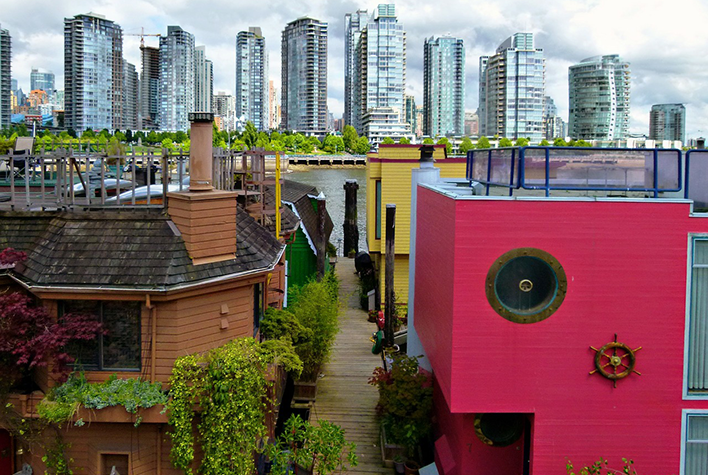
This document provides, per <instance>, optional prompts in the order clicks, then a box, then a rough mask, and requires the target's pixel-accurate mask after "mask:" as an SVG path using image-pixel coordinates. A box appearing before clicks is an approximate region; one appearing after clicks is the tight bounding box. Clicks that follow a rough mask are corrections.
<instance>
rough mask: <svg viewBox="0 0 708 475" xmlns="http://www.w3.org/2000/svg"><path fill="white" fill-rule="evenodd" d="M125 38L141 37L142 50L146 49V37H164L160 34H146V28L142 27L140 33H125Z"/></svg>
mask: <svg viewBox="0 0 708 475" xmlns="http://www.w3.org/2000/svg"><path fill="white" fill-rule="evenodd" d="M125 36H139V37H140V48H144V47H145V37H146V36H157V37H160V36H162V35H161V34H160V33H145V28H143V27H140V33H125Z"/></svg>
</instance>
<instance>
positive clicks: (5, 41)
mask: <svg viewBox="0 0 708 475" xmlns="http://www.w3.org/2000/svg"><path fill="white" fill-rule="evenodd" d="M11 59H12V42H11V38H10V32H9V31H8V30H3V29H1V28H0V128H4V127H9V126H10V117H11V114H12V77H11V76H12V71H11Z"/></svg>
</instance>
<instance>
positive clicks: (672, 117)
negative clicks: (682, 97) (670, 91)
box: [649, 104, 686, 143]
mask: <svg viewBox="0 0 708 475" xmlns="http://www.w3.org/2000/svg"><path fill="white" fill-rule="evenodd" d="M649 138H650V139H652V140H680V141H681V143H683V142H685V141H686V107H684V105H683V104H654V105H653V106H651V112H650V113H649Z"/></svg>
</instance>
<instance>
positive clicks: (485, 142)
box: [477, 136, 491, 148]
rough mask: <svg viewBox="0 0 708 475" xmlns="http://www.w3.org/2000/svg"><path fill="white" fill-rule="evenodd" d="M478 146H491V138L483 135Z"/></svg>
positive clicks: (478, 141)
mask: <svg viewBox="0 0 708 475" xmlns="http://www.w3.org/2000/svg"><path fill="white" fill-rule="evenodd" d="M477 148H491V144H490V143H489V139H488V138H487V137H485V136H481V137H480V138H479V139H478V140H477Z"/></svg>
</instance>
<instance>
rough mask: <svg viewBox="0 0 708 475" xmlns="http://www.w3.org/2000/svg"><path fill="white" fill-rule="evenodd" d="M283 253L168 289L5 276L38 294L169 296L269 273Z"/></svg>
mask: <svg viewBox="0 0 708 475" xmlns="http://www.w3.org/2000/svg"><path fill="white" fill-rule="evenodd" d="M284 253H285V246H282V247H281V248H280V251H279V252H278V255H277V257H276V259H275V260H274V262H273V263H272V264H271V265H269V266H268V267H263V268H261V269H254V270H250V271H246V272H241V273H239V274H229V275H227V276H220V277H212V278H210V279H205V280H201V281H199V282H196V283H189V284H178V285H174V286H170V287H105V286H99V287H70V286H69V287H65V286H46V285H32V284H29V283H27V282H25V281H24V280H22V279H20V278H18V277H17V276H15V275H13V274H7V275H8V276H9V277H10V278H12V279H13V280H14V281H15V282H17V283H18V284H20V285H21V286H22V287H24V288H25V289H26V290H29V291H38V292H68V293H96V292H107V293H118V292H139V293H142V294H145V293H149V294H151V295H155V294H157V295H170V294H172V293H177V292H180V291H183V290H193V289H199V288H201V287H206V286H210V285H213V284H219V283H225V282H230V281H232V280H237V279H241V278H243V277H248V276H252V275H257V274H262V273H264V272H271V271H273V270H274V269H275V267H276V266H277V265H278V263H279V262H280V259H281V258H282V257H283V254H284Z"/></svg>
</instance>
